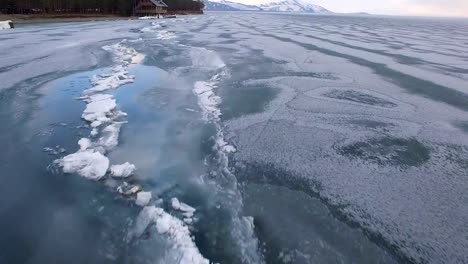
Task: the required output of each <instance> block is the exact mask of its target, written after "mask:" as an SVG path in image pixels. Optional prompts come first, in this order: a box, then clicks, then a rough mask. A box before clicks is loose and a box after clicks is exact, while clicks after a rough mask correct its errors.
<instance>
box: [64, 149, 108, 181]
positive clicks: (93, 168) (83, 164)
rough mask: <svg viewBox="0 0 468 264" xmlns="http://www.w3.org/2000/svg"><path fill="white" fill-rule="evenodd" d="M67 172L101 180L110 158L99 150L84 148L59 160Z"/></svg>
mask: <svg viewBox="0 0 468 264" xmlns="http://www.w3.org/2000/svg"><path fill="white" fill-rule="evenodd" d="M57 163H58V164H59V165H60V166H61V167H62V168H63V172H65V173H77V174H78V175H80V176H82V177H85V178H87V179H90V180H96V181H97V180H100V179H101V178H103V177H104V176H105V175H106V172H107V169H108V168H109V159H108V158H107V157H106V156H104V155H103V154H101V153H100V152H98V151H94V150H84V151H78V152H76V153H73V154H70V155H67V156H65V157H63V158H62V159H59V160H57Z"/></svg>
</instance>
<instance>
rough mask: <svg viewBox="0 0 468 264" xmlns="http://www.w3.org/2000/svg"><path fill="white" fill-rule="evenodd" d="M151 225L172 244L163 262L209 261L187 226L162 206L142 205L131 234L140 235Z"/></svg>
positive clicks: (196, 263) (203, 263) (199, 263)
mask: <svg viewBox="0 0 468 264" xmlns="http://www.w3.org/2000/svg"><path fill="white" fill-rule="evenodd" d="M152 225H154V226H155V227H156V231H157V232H158V233H159V234H161V235H165V236H166V237H167V238H168V240H169V242H170V243H171V244H172V246H173V247H172V249H173V250H171V251H170V252H167V253H166V256H165V260H164V261H165V263H179V264H208V263H210V262H209V260H207V259H206V258H204V257H203V256H202V254H201V253H200V251H199V250H198V248H197V246H196V245H195V242H194V241H193V238H192V236H191V235H190V230H189V229H188V227H187V226H186V225H185V224H184V223H183V222H182V221H181V220H179V219H178V218H176V217H174V216H172V215H170V214H168V213H167V212H165V211H164V210H163V209H162V208H159V207H156V206H146V207H144V208H143V209H142V210H141V212H140V214H139V215H138V217H137V219H136V224H135V228H134V230H133V235H135V236H141V235H142V234H143V232H144V231H145V230H146V229H147V228H148V227H150V226H152Z"/></svg>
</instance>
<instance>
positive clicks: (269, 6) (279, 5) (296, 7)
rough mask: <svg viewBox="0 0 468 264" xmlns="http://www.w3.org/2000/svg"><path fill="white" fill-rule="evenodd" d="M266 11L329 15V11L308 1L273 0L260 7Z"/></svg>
mask: <svg viewBox="0 0 468 264" xmlns="http://www.w3.org/2000/svg"><path fill="white" fill-rule="evenodd" d="M260 7H261V8H262V9H263V10H264V11H270V12H307V13H317V14H329V13H331V12H330V11H329V10H327V9H325V8H323V7H321V6H319V5H315V4H312V3H311V2H310V1H307V0H277V1H275V0H273V1H271V2H269V3H265V4H262V5H260Z"/></svg>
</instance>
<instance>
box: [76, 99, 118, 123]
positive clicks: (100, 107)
mask: <svg viewBox="0 0 468 264" xmlns="http://www.w3.org/2000/svg"><path fill="white" fill-rule="evenodd" d="M85 101H86V102H88V104H87V105H86V108H85V110H84V111H83V114H82V115H81V117H82V118H83V119H84V120H86V121H88V122H90V123H91V124H92V126H93V127H96V126H99V125H100V124H101V123H103V122H109V121H110V115H111V113H112V111H114V110H115V108H116V107H117V104H116V102H115V99H114V98H113V96H112V95H110V94H96V95H92V96H90V97H89V98H87V99H86V100H85ZM94 122H97V123H94ZM93 123H94V125H93ZM96 124H99V125H96Z"/></svg>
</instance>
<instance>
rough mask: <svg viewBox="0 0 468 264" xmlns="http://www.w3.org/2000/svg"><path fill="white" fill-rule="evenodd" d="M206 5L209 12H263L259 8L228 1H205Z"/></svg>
mask: <svg viewBox="0 0 468 264" xmlns="http://www.w3.org/2000/svg"><path fill="white" fill-rule="evenodd" d="M204 3H205V10H208V11H263V10H262V9H261V8H260V7H258V6H254V5H245V4H241V3H236V2H231V1H226V0H205V1H204Z"/></svg>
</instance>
